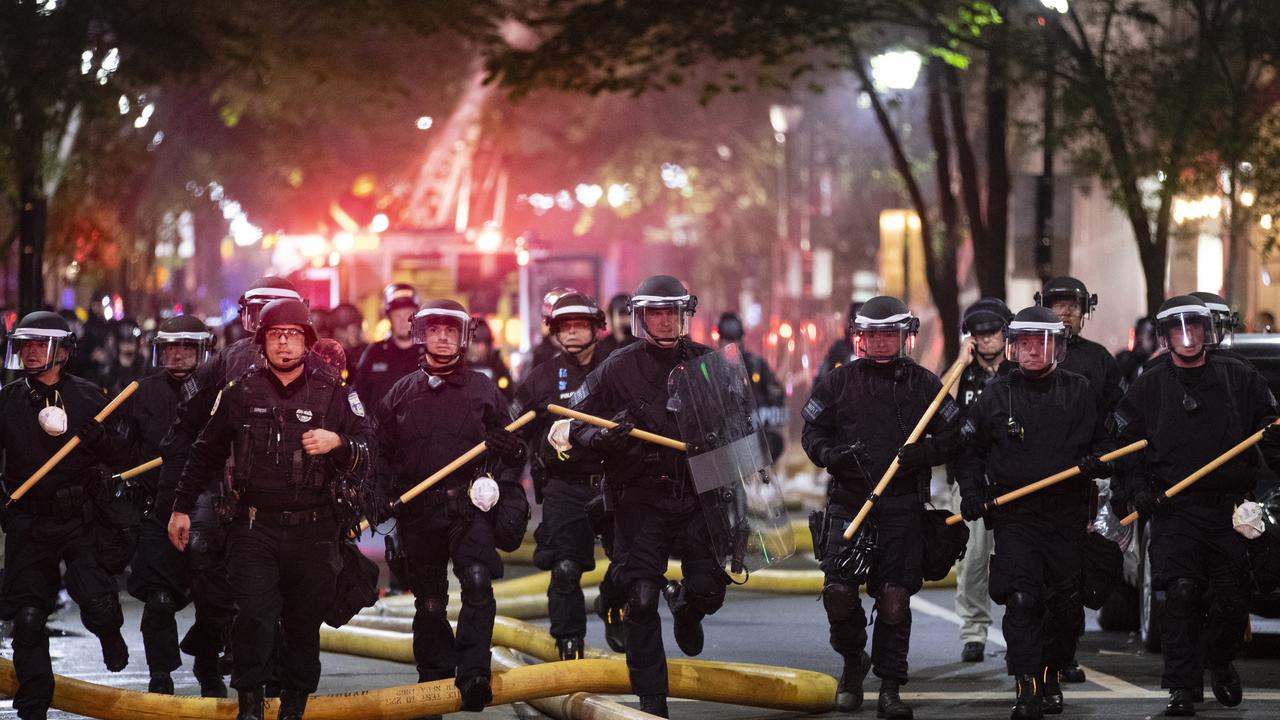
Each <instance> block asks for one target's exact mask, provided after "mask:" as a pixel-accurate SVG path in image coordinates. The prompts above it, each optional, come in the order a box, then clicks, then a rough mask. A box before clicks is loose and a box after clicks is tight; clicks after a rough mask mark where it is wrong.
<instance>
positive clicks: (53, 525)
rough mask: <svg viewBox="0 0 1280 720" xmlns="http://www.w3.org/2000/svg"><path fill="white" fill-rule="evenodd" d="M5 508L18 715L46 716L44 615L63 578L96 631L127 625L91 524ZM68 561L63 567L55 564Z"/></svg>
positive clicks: (3, 608) (7, 604)
mask: <svg viewBox="0 0 1280 720" xmlns="http://www.w3.org/2000/svg"><path fill="white" fill-rule="evenodd" d="M64 517H65V516H52V515H50V516H45V515H34V514H31V513H28V512H26V511H24V510H23V509H21V503H19V505H18V507H17V508H15V509H12V510H9V511H8V518H7V520H6V522H5V537H4V563H5V567H4V586H3V591H4V597H3V600H2V601H0V618H2V619H5V620H13V621H14V628H13V665H14V670H15V672H16V674H17V678H18V692H17V693H16V694H15V695H14V698H13V706H14V708H15V709H16V710H17V711H18V716H19V717H41V718H42V717H44V716H45V712H46V711H47V709H48V708H49V703H51V702H52V701H53V664H52V661H51V660H50V657H49V636H48V634H46V632H45V620H46V619H47V618H48V616H49V614H50V613H52V612H53V609H54V604H55V602H56V601H57V597H58V590H59V588H61V587H62V582H63V580H64V579H65V581H66V585H67V593H68V594H70V595H71V599H72V600H74V601H75V602H76V604H77V605H79V606H80V621H81V622H82V623H84V627H85V629H86V630H88V631H89V632H91V633H93V634H94V635H96V636H98V637H102V636H103V635H112V634H115V635H118V634H119V632H120V628H121V626H122V625H124V614H123V612H122V611H121V609H120V599H119V597H118V596H117V586H116V580H115V577H113V576H112V575H111V574H110V573H108V572H107V571H106V570H105V569H104V568H103V567H102V565H101V563H99V561H98V557H97V553H96V547H95V534H96V528H95V526H94V524H93V522H92V521H90V520H87V518H88V517H89V516H88V514H86V515H84V516H81V517H73V518H65V519H64ZM62 563H65V564H66V573H65V574H63V573H62V570H61V567H60V565H61V564H62Z"/></svg>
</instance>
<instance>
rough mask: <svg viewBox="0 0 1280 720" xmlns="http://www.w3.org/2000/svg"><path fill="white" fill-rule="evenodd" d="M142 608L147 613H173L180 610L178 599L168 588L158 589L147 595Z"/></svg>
mask: <svg viewBox="0 0 1280 720" xmlns="http://www.w3.org/2000/svg"><path fill="white" fill-rule="evenodd" d="M142 610H143V612H146V613H155V614H159V615H172V614H174V613H176V612H178V601H177V600H175V599H174V597H173V595H172V594H170V593H169V591H168V590H156V591H155V592H153V593H151V594H150V595H148V596H147V602H146V603H145V604H144V605H143V606H142Z"/></svg>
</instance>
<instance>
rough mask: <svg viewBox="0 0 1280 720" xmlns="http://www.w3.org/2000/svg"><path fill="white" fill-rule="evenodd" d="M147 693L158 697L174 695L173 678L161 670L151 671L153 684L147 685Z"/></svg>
mask: <svg viewBox="0 0 1280 720" xmlns="http://www.w3.org/2000/svg"><path fill="white" fill-rule="evenodd" d="M147 692H149V693H156V694H157V695H172V694H173V676H171V675H170V674H169V673H167V672H164V671H161V670H152V671H151V682H149V683H147Z"/></svg>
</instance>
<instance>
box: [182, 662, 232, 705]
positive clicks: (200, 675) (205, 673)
mask: <svg viewBox="0 0 1280 720" xmlns="http://www.w3.org/2000/svg"><path fill="white" fill-rule="evenodd" d="M191 674H192V675H194V676H195V678H196V682H198V683H200V697H207V698H225V697H226V696H227V684H226V683H225V682H223V681H222V671H221V670H220V669H219V667H218V656H217V655H211V656H209V657H203V656H201V657H197V658H196V659H195V660H194V661H193V662H192V663H191Z"/></svg>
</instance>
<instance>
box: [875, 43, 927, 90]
mask: <svg viewBox="0 0 1280 720" xmlns="http://www.w3.org/2000/svg"><path fill="white" fill-rule="evenodd" d="M923 64H924V59H923V58H921V57H920V53H918V52H915V51H914V50H890V51H888V52H883V53H880V54H879V55H873V56H872V57H871V81H872V83H873V84H874V85H875V87H876V90H879V91H881V92H883V91H885V90H910V89H911V88H913V87H915V86H916V78H918V77H920V66H921V65H923Z"/></svg>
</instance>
